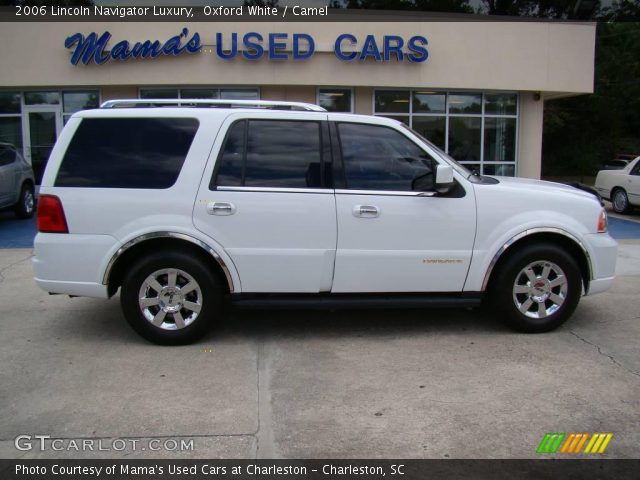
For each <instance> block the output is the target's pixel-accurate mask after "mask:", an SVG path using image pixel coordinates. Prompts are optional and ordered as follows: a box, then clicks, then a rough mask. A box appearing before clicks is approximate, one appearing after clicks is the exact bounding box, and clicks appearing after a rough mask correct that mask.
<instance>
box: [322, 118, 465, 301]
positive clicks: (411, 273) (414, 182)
mask: <svg viewBox="0 0 640 480" xmlns="http://www.w3.org/2000/svg"><path fill="white" fill-rule="evenodd" d="M330 118H331V117H330ZM331 119H333V118H331ZM336 120H337V118H336ZM400 128H401V127H397V126H396V125H388V126H379V125H372V124H365V123H359V122H350V123H347V122H344V123H341V122H338V123H337V128H336V130H337V136H338V137H339V141H340V147H341V148H340V152H341V159H342V162H343V164H344V182H345V186H346V187H347V188H346V189H336V207H337V212H338V246H337V250H336V266H335V272H334V281H333V287H332V291H333V292H460V291H462V288H463V286H464V282H465V278H466V275H467V272H468V270H469V265H470V263H471V255H472V250H473V242H474V235H475V228H476V225H475V222H476V214H475V197H474V195H473V190H472V187H471V186H467V187H466V188H467V190H466V191H465V188H464V187H463V183H465V182H464V180H462V179H461V178H459V177H457V174H456V178H457V181H458V183H459V185H457V186H456V189H455V190H453V191H452V192H451V195H449V196H437V195H436V194H435V191H434V190H433V189H434V187H435V184H434V181H435V178H434V177H435V174H434V172H435V171H436V167H437V164H438V163H439V161H438V156H437V155H436V154H435V152H431V151H429V149H428V148H427V147H426V146H423V145H421V144H418V143H416V141H415V139H411V138H410V137H408V136H407V135H406V134H405V133H404V132H402V131H401V130H400ZM440 161H442V160H440ZM349 189H351V190H349Z"/></svg>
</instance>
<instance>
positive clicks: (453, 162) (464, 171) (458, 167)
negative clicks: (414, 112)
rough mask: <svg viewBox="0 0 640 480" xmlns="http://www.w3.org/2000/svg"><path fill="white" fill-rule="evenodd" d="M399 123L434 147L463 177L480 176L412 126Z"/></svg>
mask: <svg viewBox="0 0 640 480" xmlns="http://www.w3.org/2000/svg"><path fill="white" fill-rule="evenodd" d="M400 125H402V128H404V129H406V130H408V131H410V132H411V133H413V134H414V135H415V136H416V137H418V138H419V139H420V140H422V141H423V142H424V143H425V144H426V145H428V146H429V147H430V148H432V149H434V150H435V151H436V152H437V153H438V155H440V156H441V157H444V158H445V159H446V160H448V162H449V163H450V164H451V166H452V167H453V168H454V169H455V170H456V171H457V172H458V173H459V174H460V175H462V176H463V177H464V178H467V179H470V178H471V177H473V176H474V175H475V176H480V175H479V174H478V172H472V171H471V170H469V169H467V168H466V167H465V166H464V165H461V164H459V163H458V161H457V160H455V159H454V158H452V157H451V155H449V154H447V153H445V152H444V151H442V150H441V149H440V148H438V147H436V146H435V145H434V144H433V143H431V142H430V141H429V140H427V139H426V138H424V137H423V136H422V135H421V134H420V133H418V132H416V131H415V130H414V129H413V128H411V127H407V126H406V125H405V124H404V123H400Z"/></svg>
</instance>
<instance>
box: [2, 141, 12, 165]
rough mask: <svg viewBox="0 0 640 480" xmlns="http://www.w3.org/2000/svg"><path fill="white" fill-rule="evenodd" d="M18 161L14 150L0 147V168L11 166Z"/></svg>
mask: <svg viewBox="0 0 640 480" xmlns="http://www.w3.org/2000/svg"><path fill="white" fill-rule="evenodd" d="M15 160H16V151H15V150H14V149H13V148H10V147H5V146H4V145H0V167H4V166H5V165H10V164H12V163H13V162H15Z"/></svg>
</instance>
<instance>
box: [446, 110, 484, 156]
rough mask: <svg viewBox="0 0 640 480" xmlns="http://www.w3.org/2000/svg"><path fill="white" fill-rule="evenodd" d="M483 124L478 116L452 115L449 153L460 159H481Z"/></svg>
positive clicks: (450, 119)
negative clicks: (481, 128)
mask: <svg viewBox="0 0 640 480" xmlns="http://www.w3.org/2000/svg"><path fill="white" fill-rule="evenodd" d="M481 125H482V120H481V119H480V118H477V117H450V118H449V155H451V156H452V157H453V158H455V159H456V160H458V161H479V160H480V138H481V136H480V127H481Z"/></svg>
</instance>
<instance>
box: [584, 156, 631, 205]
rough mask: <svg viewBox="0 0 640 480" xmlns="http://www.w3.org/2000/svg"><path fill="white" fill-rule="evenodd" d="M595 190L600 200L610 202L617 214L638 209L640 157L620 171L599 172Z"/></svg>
mask: <svg viewBox="0 0 640 480" xmlns="http://www.w3.org/2000/svg"><path fill="white" fill-rule="evenodd" d="M595 188H596V190H597V191H598V194H599V195H600V196H601V197H602V198H604V199H605V200H610V201H611V204H612V206H613V210H614V211H615V212H617V213H627V212H629V211H631V209H632V208H633V207H634V206H635V207H640V157H636V159H635V160H633V161H632V162H630V163H629V165H627V166H626V167H625V168H623V169H622V170H600V171H599V172H598V176H597V177H596V185H595Z"/></svg>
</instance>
